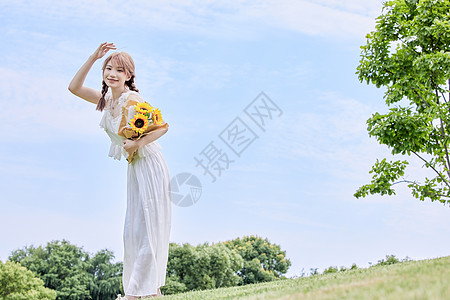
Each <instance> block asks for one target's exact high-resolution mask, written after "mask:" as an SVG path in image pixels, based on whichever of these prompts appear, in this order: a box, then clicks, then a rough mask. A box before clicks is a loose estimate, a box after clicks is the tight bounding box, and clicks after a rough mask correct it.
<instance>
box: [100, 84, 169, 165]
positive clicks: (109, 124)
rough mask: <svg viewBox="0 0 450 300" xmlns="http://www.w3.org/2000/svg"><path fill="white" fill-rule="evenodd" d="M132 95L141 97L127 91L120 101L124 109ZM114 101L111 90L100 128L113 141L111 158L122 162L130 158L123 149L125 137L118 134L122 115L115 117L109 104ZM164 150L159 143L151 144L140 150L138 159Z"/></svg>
mask: <svg viewBox="0 0 450 300" xmlns="http://www.w3.org/2000/svg"><path fill="white" fill-rule="evenodd" d="M131 93H134V94H136V95H138V96H139V97H140V95H139V93H137V92H135V91H130V90H129V91H127V92H125V93H122V95H120V97H119V99H118V105H119V106H120V107H122V106H123V105H124V104H125V102H126V100H127V97H128V95H130V94H131ZM111 99H112V94H111V90H109V91H108V92H107V93H106V95H105V100H106V103H107V105H106V106H105V109H104V110H103V117H102V119H101V121H100V124H99V125H100V127H101V128H103V129H104V130H105V131H106V133H107V134H108V136H109V138H110V139H111V147H110V148H109V156H110V157H113V158H114V159H117V160H120V158H121V157H122V156H123V157H125V158H127V157H128V152H127V151H125V149H123V140H125V138H124V137H123V136H120V135H119V134H118V132H119V126H120V121H121V119H122V118H121V117H122V114H119V115H118V116H117V117H113V116H112V114H111V111H110V109H109V105H108V102H109V101H110V100H111ZM161 149H162V147H161V145H160V144H159V143H158V142H157V141H153V142H151V143H148V144H147V145H145V146H144V147H142V148H139V149H138V152H137V156H136V159H137V158H139V157H146V156H150V155H152V154H154V153H157V152H159V151H160V150H161Z"/></svg>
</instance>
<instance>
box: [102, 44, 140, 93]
mask: <svg viewBox="0 0 450 300" xmlns="http://www.w3.org/2000/svg"><path fill="white" fill-rule="evenodd" d="M131 76H134V62H133V59H132V58H131V56H130V55H129V54H128V53H126V52H120V53H119V52H116V53H113V54H111V55H110V56H109V57H108V58H107V59H106V60H105V62H104V63H103V81H104V82H105V83H106V85H107V86H108V87H110V88H111V89H121V90H122V89H123V88H124V87H125V82H126V81H128V80H130V78H131Z"/></svg>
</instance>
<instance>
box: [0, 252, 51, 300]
mask: <svg viewBox="0 0 450 300" xmlns="http://www.w3.org/2000/svg"><path fill="white" fill-rule="evenodd" d="M0 299H4V300H41V299H42V300H44V299H45V300H54V299H56V292H55V291H53V290H51V289H48V288H45V287H44V282H43V281H42V280H41V279H39V278H36V277H35V274H33V272H31V271H30V270H27V269H26V268H25V267H23V266H21V265H20V264H18V263H14V262H10V261H7V262H6V263H2V262H1V261H0Z"/></svg>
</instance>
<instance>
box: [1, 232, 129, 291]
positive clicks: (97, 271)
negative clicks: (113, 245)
mask: <svg viewBox="0 0 450 300" xmlns="http://www.w3.org/2000/svg"><path fill="white" fill-rule="evenodd" d="M113 258H114V255H113V253H112V252H111V251H108V250H101V251H99V252H98V253H96V254H95V255H93V256H92V257H91V256H90V255H89V253H87V252H85V251H84V250H83V249H82V248H80V247H77V246H75V245H72V244H70V243H69V242H68V241H65V240H63V241H52V242H50V243H48V244H47V245H46V246H45V247H42V246H39V247H34V246H29V247H25V248H24V249H18V250H15V251H13V252H12V254H11V256H10V257H9V260H10V261H13V262H18V263H20V264H21V265H22V266H24V267H26V268H27V269H29V270H30V271H33V272H34V273H35V274H37V276H38V277H39V278H41V279H42V280H43V282H44V284H45V287H48V288H51V289H53V290H56V292H57V299H70V300H78V299H79V300H85V299H94V300H99V299H114V298H115V296H116V295H117V294H119V293H121V292H122V281H121V278H122V264H121V263H112V262H111V260H112V259H113Z"/></svg>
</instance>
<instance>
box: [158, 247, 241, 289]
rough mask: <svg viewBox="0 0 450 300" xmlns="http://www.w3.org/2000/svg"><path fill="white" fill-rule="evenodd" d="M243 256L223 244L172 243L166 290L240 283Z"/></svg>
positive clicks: (225, 285)
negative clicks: (238, 273)
mask: <svg viewBox="0 0 450 300" xmlns="http://www.w3.org/2000/svg"><path fill="white" fill-rule="evenodd" d="M242 266H243V259H242V257H241V256H240V255H239V254H238V253H236V252H235V251H232V250H230V249H228V248H227V247H225V246H224V245H223V244H221V243H218V244H212V245H209V244H208V243H204V244H201V245H198V246H192V245H190V244H188V243H185V244H183V245H178V244H175V243H170V246H169V261H168V264H167V279H166V285H165V286H164V287H163V288H161V290H162V291H163V292H164V293H165V294H173V293H179V292H184V291H190V290H204V289H213V288H219V287H229V286H235V285H238V284H239V282H240V280H241V279H240V277H239V276H238V275H237V272H238V271H239V270H240V269H241V268H242Z"/></svg>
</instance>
